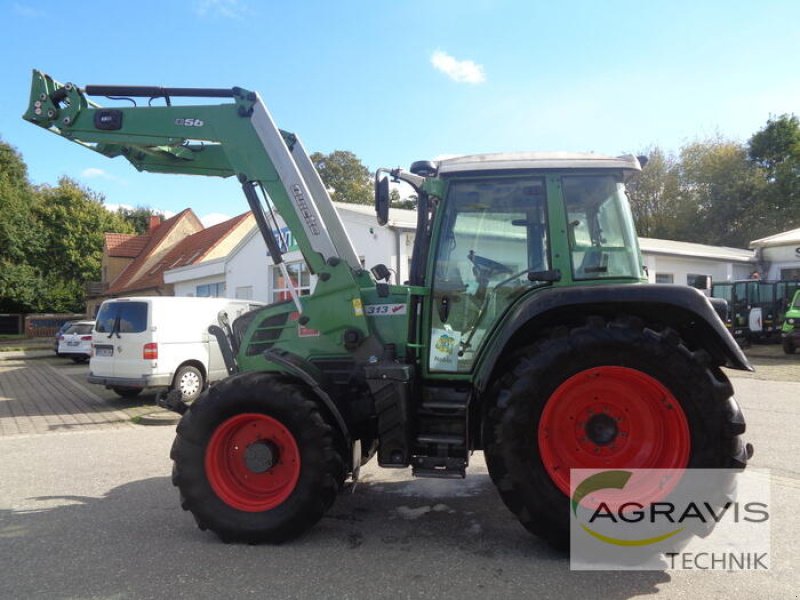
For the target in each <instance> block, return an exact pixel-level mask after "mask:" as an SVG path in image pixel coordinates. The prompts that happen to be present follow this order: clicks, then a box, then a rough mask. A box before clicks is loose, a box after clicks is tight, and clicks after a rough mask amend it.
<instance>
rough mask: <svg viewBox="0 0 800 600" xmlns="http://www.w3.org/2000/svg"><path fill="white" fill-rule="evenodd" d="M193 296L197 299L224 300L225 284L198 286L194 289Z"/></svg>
mask: <svg viewBox="0 0 800 600" xmlns="http://www.w3.org/2000/svg"><path fill="white" fill-rule="evenodd" d="M195 295H196V296H197V297H198V298H224V297H225V283H224V282H223V283H207V284H204V285H198V286H197V287H196V288H195Z"/></svg>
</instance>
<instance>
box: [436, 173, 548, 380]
mask: <svg viewBox="0 0 800 600" xmlns="http://www.w3.org/2000/svg"><path fill="white" fill-rule="evenodd" d="M546 198H547V194H546V186H545V179H544V178H542V177H535V176H511V177H493V178H480V179H478V178H476V179H463V180H456V181H452V182H451V183H450V185H449V187H448V192H447V194H446V198H445V202H444V205H443V209H440V210H443V211H444V212H443V214H442V215H441V216H440V219H439V223H440V226H439V228H438V230H439V235H438V240H437V242H436V254H435V256H434V261H433V263H432V266H431V267H430V269H431V270H432V273H431V274H430V277H431V279H430V280H431V281H432V288H433V293H432V295H431V298H430V301H429V304H428V306H429V311H430V318H429V321H428V322H429V323H430V329H429V335H430V337H429V344H430V345H429V351H428V352H429V354H428V364H427V367H428V371H430V372H431V373H436V372H443V373H454V372H455V373H459V372H461V373H466V372H469V371H470V370H471V369H472V367H473V365H474V363H475V361H476V358H477V355H478V353H479V351H480V348H481V346H482V344H483V342H484V340H485V339H486V338H487V334H488V333H489V332H490V331H491V329H492V327H493V326H494V325H495V324H496V323H497V321H498V320H499V319H500V317H501V316H502V315H503V313H504V312H505V311H506V310H507V309H508V307H509V306H510V305H511V303H512V302H513V301H514V300H515V299H516V298H518V297H519V296H520V295H522V294H523V293H524V292H525V291H526V290H528V289H531V288H532V287H534V286H536V285H537V280H536V277H548V275H547V273H548V271H549V269H550V257H549V247H548V239H547V218H546V217H547V205H546ZM532 278H533V279H532ZM538 283H539V284H540V283H541V281H539V282H538Z"/></svg>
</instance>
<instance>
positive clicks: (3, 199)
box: [0, 141, 37, 263]
mask: <svg viewBox="0 0 800 600" xmlns="http://www.w3.org/2000/svg"><path fill="white" fill-rule="evenodd" d="M32 203H33V190H32V188H31V185H30V183H29V182H28V168H27V166H26V165H25V162H24V161H23V160H22V157H21V156H20V155H19V153H18V152H17V151H16V149H14V148H12V147H11V146H10V145H8V144H6V143H4V142H2V141H0V261H5V262H7V261H11V262H14V263H20V262H22V261H24V260H25V256H26V255H27V252H28V251H29V250H30V248H31V246H32V245H35V244H36V243H37V238H36V235H35V233H36V232H35V230H36V227H35V222H34V219H33V215H32V210H31V206H32Z"/></svg>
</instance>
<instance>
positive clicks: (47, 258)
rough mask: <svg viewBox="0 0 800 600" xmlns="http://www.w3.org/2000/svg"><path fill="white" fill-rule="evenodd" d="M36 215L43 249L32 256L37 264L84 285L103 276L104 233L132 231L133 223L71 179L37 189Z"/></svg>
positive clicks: (63, 277) (66, 279)
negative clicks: (112, 210)
mask: <svg viewBox="0 0 800 600" xmlns="http://www.w3.org/2000/svg"><path fill="white" fill-rule="evenodd" d="M37 191H38V200H37V203H36V210H35V214H36V217H37V220H38V221H39V223H40V224H41V227H42V232H43V233H42V235H43V236H44V249H43V251H42V252H40V253H39V254H38V255H35V256H33V257H32V262H33V264H34V265H35V266H39V267H40V268H44V267H45V265H47V267H48V269H49V270H51V271H55V272H57V273H58V274H59V275H60V277H61V279H63V280H65V281H69V280H73V281H78V282H80V283H81V284H83V282H86V281H92V280H98V279H99V278H100V262H101V259H102V254H103V240H104V233H106V232H117V233H133V226H132V225H131V224H130V223H128V222H127V221H125V219H124V218H123V217H122V216H120V215H119V214H116V213H112V212H110V211H109V210H108V209H107V208H106V207H105V206H103V198H102V196H99V195H98V194H96V193H94V192H92V191H91V190H88V189H85V188H82V187H81V186H80V185H78V184H77V183H76V182H74V181H72V180H71V179H69V178H66V177H64V178H62V179H61V180H60V181H59V182H58V185H57V186H56V187H49V186H42V187H40V188H39V189H38V190H37Z"/></svg>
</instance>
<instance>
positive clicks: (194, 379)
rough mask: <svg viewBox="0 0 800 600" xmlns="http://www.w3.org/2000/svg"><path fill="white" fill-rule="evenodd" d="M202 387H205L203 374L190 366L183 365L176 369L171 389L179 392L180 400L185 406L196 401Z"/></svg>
mask: <svg viewBox="0 0 800 600" xmlns="http://www.w3.org/2000/svg"><path fill="white" fill-rule="evenodd" d="M203 387H205V379H204V378H203V373H202V372H201V371H200V369H198V368H197V367H193V366H191V365H184V366H182V367H181V368H180V369H178V371H177V372H176V373H175V378H174V379H173V382H172V389H174V390H180V392H181V398H182V400H183V401H184V402H185V403H186V404H191V403H192V402H194V401H195V400H197V398H199V397H200V393H201V392H202V391H203Z"/></svg>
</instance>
